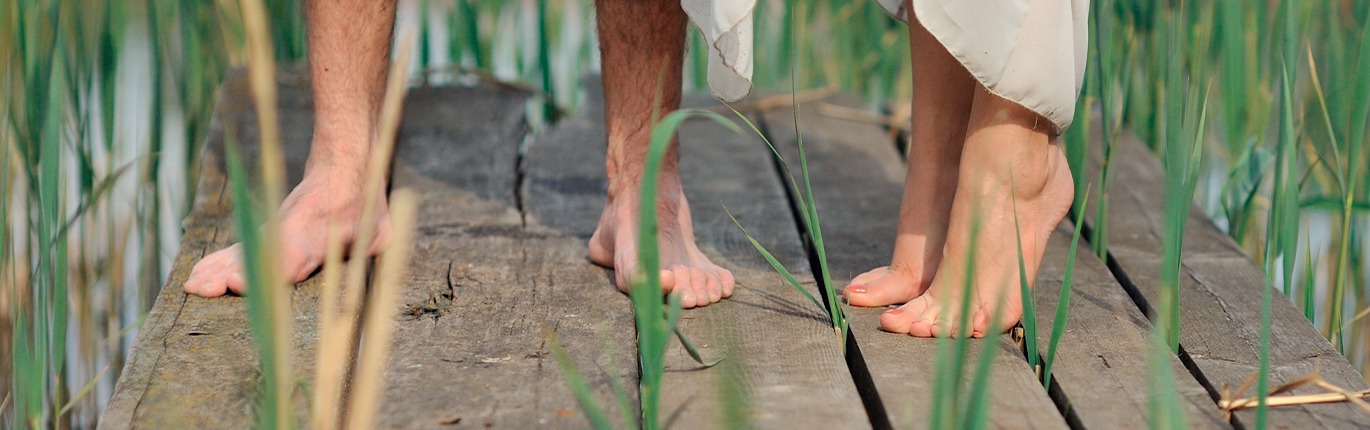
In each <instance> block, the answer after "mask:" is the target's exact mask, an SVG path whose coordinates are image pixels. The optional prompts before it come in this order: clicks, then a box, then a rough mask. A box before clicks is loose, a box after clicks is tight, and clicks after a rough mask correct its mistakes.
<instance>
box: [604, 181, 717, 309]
mask: <svg viewBox="0 0 1370 430" xmlns="http://www.w3.org/2000/svg"><path fill="white" fill-rule="evenodd" d="M638 196H639V194H638V192H637V187H635V186H630V187H626V188H625V192H621V193H611V196H610V198H609V202H608V203H607V204H605V206H604V213H603V215H601V216H600V218H599V227H597V228H596V229H595V234H594V235H593V236H591V237H590V261H593V262H595V264H598V265H601V266H604V267H608V268H612V269H614V281H615V284H617V285H618V289H619V290H621V291H623V292H625V293H626V292H628V289H629V288H630V287H631V286H632V282H633V279H632V276H633V273H634V271H635V270H636V269H637V255H638V247H637V245H638V235H637V234H638V231H637V230H638V228H637V226H638V218H639V213H640V212H639V210H638V208H639V206H638V202H639V201H640V200H639V198H638ZM657 199H658V201H659V203H658V204H657V217H658V219H659V221H658V233H657V236H658V244H659V246H660V248H661V253H660V261H661V273H660V275H659V276H661V289H662V292H663V293H667V294H669V293H672V292H676V293H677V294H680V303H681V305H682V306H684V307H685V308H693V307H697V306H707V305H710V304H713V303H718V301H719V300H722V299H725V298H728V297H731V296H732V295H733V285H734V280H733V273H732V272H729V271H728V269H724V268H722V267H718V265H715V264H714V263H713V262H712V261H709V258H708V257H705V256H704V254H703V253H701V252H699V248H698V247H697V246H695V235H694V227H693V224H692V221H691V219H690V205H689V202H687V201H686V200H685V193H684V191H683V190H682V189H681V187H680V179H679V177H675V178H667V177H663V178H662V187H661V191H660V192H659V193H658V196H657Z"/></svg>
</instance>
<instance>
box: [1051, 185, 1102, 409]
mask: <svg viewBox="0 0 1370 430" xmlns="http://www.w3.org/2000/svg"><path fill="white" fill-rule="evenodd" d="M1090 188H1093V184H1090V185H1086V186H1085V199H1084V200H1083V201H1081V202H1080V210H1079V211H1078V212H1076V217H1075V219H1084V215H1085V213H1086V211H1087V210H1088V209H1089V191H1090ZM1082 230H1084V229H1083V228H1081V227H1080V226H1079V225H1076V226H1075V232H1074V233H1073V234H1071V236H1070V251H1069V252H1068V253H1067V254H1066V268H1065V273H1064V276H1063V277H1062V279H1061V293H1060V296H1059V297H1058V298H1057V299H1056V315H1055V316H1053V317H1052V319H1051V339H1050V340H1048V341H1047V356H1046V358H1045V361H1044V362H1043V363H1042V384H1043V385H1044V386H1045V387H1046V389H1047V391H1051V366H1052V364H1053V363H1055V362H1056V352H1057V349H1056V346H1057V345H1059V344H1060V342H1061V336H1062V335H1064V334H1065V332H1066V320H1067V319H1068V317H1069V314H1070V291H1071V289H1072V286H1073V285H1075V251H1076V250H1078V249H1079V246H1080V232H1081V231H1082Z"/></svg>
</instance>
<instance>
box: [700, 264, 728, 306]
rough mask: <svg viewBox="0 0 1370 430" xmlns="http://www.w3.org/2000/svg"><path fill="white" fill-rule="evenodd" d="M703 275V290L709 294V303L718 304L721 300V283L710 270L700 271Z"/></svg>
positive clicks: (716, 275)
mask: <svg viewBox="0 0 1370 430" xmlns="http://www.w3.org/2000/svg"><path fill="white" fill-rule="evenodd" d="M700 272H702V273H703V274H704V282H705V284H704V289H705V291H708V292H709V303H711V304H712V303H718V301H719V300H723V282H722V281H720V280H719V279H718V274H716V273H714V272H713V271H712V270H701V271H700Z"/></svg>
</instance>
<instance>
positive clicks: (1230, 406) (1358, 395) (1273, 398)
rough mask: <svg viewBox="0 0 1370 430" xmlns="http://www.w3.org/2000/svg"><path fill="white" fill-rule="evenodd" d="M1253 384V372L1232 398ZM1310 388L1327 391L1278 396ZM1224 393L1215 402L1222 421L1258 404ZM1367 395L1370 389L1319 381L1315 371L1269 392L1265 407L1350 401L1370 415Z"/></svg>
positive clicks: (1254, 400) (1258, 403)
mask: <svg viewBox="0 0 1370 430" xmlns="http://www.w3.org/2000/svg"><path fill="white" fill-rule="evenodd" d="M1255 381H1256V374H1254V373H1253V374H1252V375H1251V376H1250V377H1248V378H1247V379H1246V381H1245V382H1244V383H1242V386H1241V388H1238V389H1237V392H1236V394H1235V395H1238V396H1240V395H1241V394H1242V393H1244V392H1246V390H1247V389H1250V388H1251V385H1252V384H1253V383H1254V382H1255ZM1310 385H1311V386H1315V387H1318V388H1321V389H1324V390H1327V391H1328V392H1326V393H1316V394H1291V395H1284V396H1281V395H1278V394H1281V393H1286V392H1290V391H1293V390H1295V389H1298V388H1300V387H1305V386H1310ZM1223 391H1224V393H1223V399H1222V400H1219V401H1218V408H1219V409H1222V411H1223V416H1224V418H1227V419H1228V420H1231V419H1232V412H1234V411H1237V410H1241V409H1253V408H1256V407H1258V406H1259V405H1260V398H1258V397H1249V398H1240V399H1232V398H1231V396H1230V395H1229V394H1228V393H1227V390H1226V389H1224V390H1223ZM1367 396H1370V390H1361V391H1348V390H1346V389H1344V388H1341V387H1338V386H1336V385H1333V384H1332V383H1330V382H1327V381H1326V380H1324V379H1322V376H1321V375H1319V374H1318V372H1317V371H1316V370H1314V372H1313V373H1310V374H1307V375H1304V376H1302V377H1299V378H1298V379H1295V380H1293V381H1290V382H1287V383H1284V384H1282V385H1280V386H1278V387H1275V389H1273V390H1270V393H1269V394H1267V395H1266V398H1265V399H1266V400H1265V404H1266V406H1268V407H1272V408H1273V407H1279V406H1297V405H1310V404H1317V403H1334V402H1351V404H1353V405H1355V406H1356V407H1358V408H1360V409H1361V410H1362V411H1365V412H1366V413H1370V403H1366V401H1365V400H1362V399H1363V398H1365V397H1367Z"/></svg>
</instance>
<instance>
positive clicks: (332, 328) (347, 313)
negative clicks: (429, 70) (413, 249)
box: [311, 31, 415, 430]
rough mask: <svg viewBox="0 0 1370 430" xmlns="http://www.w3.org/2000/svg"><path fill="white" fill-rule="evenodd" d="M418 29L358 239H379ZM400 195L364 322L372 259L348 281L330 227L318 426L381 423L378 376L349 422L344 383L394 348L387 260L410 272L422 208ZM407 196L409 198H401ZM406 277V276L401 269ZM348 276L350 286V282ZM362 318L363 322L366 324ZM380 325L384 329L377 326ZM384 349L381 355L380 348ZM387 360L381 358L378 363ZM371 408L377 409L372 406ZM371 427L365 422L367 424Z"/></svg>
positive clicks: (356, 262) (368, 184) (391, 104)
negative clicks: (360, 350)
mask: <svg viewBox="0 0 1370 430" xmlns="http://www.w3.org/2000/svg"><path fill="white" fill-rule="evenodd" d="M413 40H414V35H413V32H412V31H409V32H406V33H405V35H404V38H403V40H402V41H401V43H400V49H399V52H398V56H397V57H396V58H395V59H394V61H393V62H392V63H391V68H390V72H389V77H388V79H387V81H386V90H385V99H384V101H383V102H382V105H381V116H380V118H379V124H378V128H377V131H376V136H374V140H373V142H374V145H373V146H372V148H371V149H372V151H373V152H372V153H371V158H370V159H369V160H368V162H369V164H368V165H367V171H366V177H365V178H364V181H365V182H363V185H362V186H363V188H362V202H363V203H362V215H361V220H360V225H359V226H358V228H357V237H358V238H364V237H372V236H374V234H375V227H376V219H377V217H378V216H379V211H380V208H379V207H378V203H379V202H380V196H381V193H383V192H384V191H385V189H384V188H385V177H386V174H387V171H388V170H389V166H390V158H391V156H392V155H393V154H394V145H395V136H396V134H397V133H398V129H399V121H400V113H401V111H402V108H403V103H404V91H405V85H404V84H405V80H406V79H407V77H408V75H409V72H408V65H409V59H410V56H411V53H412V51H413V45H414V43H413ZM401 194H402V193H400V192H396V193H395V198H394V199H393V200H392V201H391V215H392V217H391V222H392V225H391V231H392V233H394V234H393V235H392V237H391V239H390V243H388V244H386V251H385V252H384V253H383V255H382V267H381V268H380V270H381V273H380V276H379V277H378V278H377V279H378V280H379V283H378V284H377V285H376V286H375V287H376V288H375V290H376V291H374V292H373V293H372V296H374V297H372V298H371V300H369V301H368V304H369V305H370V306H368V311H367V316H366V320H365V321H361V320H359V318H358V317H359V314H360V312H361V303H362V296H363V295H364V294H365V290H366V288H365V285H364V281H365V280H366V268H367V261H368V259H367V258H360V257H357V258H351V259H349V260H348V264H347V266H346V279H345V280H344V279H343V265H342V246H341V243H335V242H334V240H335V239H334V238H333V237H331V236H332V235H333V234H334V233H333V232H332V231H330V239H329V241H330V244H329V248H328V254H327V256H326V257H325V262H324V274H323V276H324V290H323V297H322V298H321V299H320V301H319V307H320V310H319V312H320V318H319V325H320V328H319V333H320V334H319V345H318V348H319V351H318V357H319V361H318V364H317V366H318V367H317V371H316V374H315V398H314V401H313V403H312V405H311V408H312V411H311V412H312V414H313V422H314V428H316V429H324V430H332V429H336V428H338V427H339V426H340V425H342V424H345V425H347V426H348V427H349V428H357V426H359V425H361V424H358V423H366V424H365V426H369V425H371V423H372V422H374V421H375V419H374V414H375V405H374V403H375V400H376V399H375V396H376V394H375V390H376V389H377V388H376V387H378V386H379V382H372V383H370V385H368V386H366V387H363V386H359V385H358V384H356V383H354V384H353V387H352V391H351V393H350V396H349V397H348V400H349V401H348V402H347V404H348V408H349V410H348V411H346V413H347V414H348V416H347V419H346V420H344V419H343V416H342V414H343V413H344V411H343V397H342V396H343V387H344V386H346V385H347V377H348V371H349V370H353V376H354V377H355V378H363V375H362V374H363V373H366V372H378V371H375V370H366V367H367V366H372V365H379V366H381V369H384V362H385V361H386V358H385V355H388V351H389V347H390V339H389V332H390V330H392V329H393V327H392V326H393V323H394V322H393V319H394V311H393V309H392V308H394V306H393V303H387V302H386V300H391V301H393V300H394V299H393V298H387V295H393V294H390V293H388V292H386V291H388V290H387V287H386V285H387V284H385V283H384V279H383V277H384V276H387V275H386V274H385V273H386V272H385V271H386V270H387V269H386V267H385V264H387V263H386V262H391V263H389V264H392V265H399V267H398V268H397V269H396V268H392V269H389V270H390V272H398V273H403V270H404V265H405V264H406V263H407V261H408V258H407V253H408V250H409V244H408V242H409V239H408V235H409V233H410V232H409V230H412V226H413V216H412V213H411V214H410V218H409V221H408V222H407V223H405V222H404V221H403V217H402V216H401V215H402V214H401V213H400V211H401V210H402V209H404V210H410V211H411V212H412V211H413V210H415V209H414V208H412V207H410V208H404V207H402V206H403V205H411V206H412V205H414V203H413V200H414V197H413V196H412V195H410V194H403V195H401ZM401 197H403V199H407V200H408V201H405V202H401V200H402V199H401ZM369 246H370V243H367V241H365V240H354V241H353V243H352V247H351V250H350V254H349V255H353V256H364V255H366V252H367V248H368V247H369ZM397 254H398V255H397ZM395 276H398V275H395ZM344 281H345V282H346V285H345V288H343V282H344ZM378 312H379V313H381V314H384V315H388V317H386V318H384V319H380V320H376V318H380V317H378V316H375V315H376V314H377V313H378ZM358 324H361V326H360V327H359V326H358ZM363 330H364V331H365V333H364V335H365V336H364V337H365V338H366V339H367V341H368V343H371V344H372V346H371V347H369V348H366V349H364V351H365V356H363V357H361V358H362V360H360V361H359V362H357V363H356V366H357V368H356V369H355V370H354V369H352V366H353V358H354V357H355V356H356V355H357V354H356V350H355V349H354V348H356V347H359V346H360V344H361V343H360V342H359V341H358V333H361V332H362V331H363ZM377 330H379V332H377ZM377 353H379V354H382V355H381V356H380V357H375V354H377ZM374 363H380V364H374ZM379 375H380V374H379V373H375V374H374V375H370V374H368V375H366V376H365V377H372V378H379ZM358 396H363V397H367V399H366V400H359V399H358ZM368 411H369V412H368ZM365 426H363V428H364V427H365Z"/></svg>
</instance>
